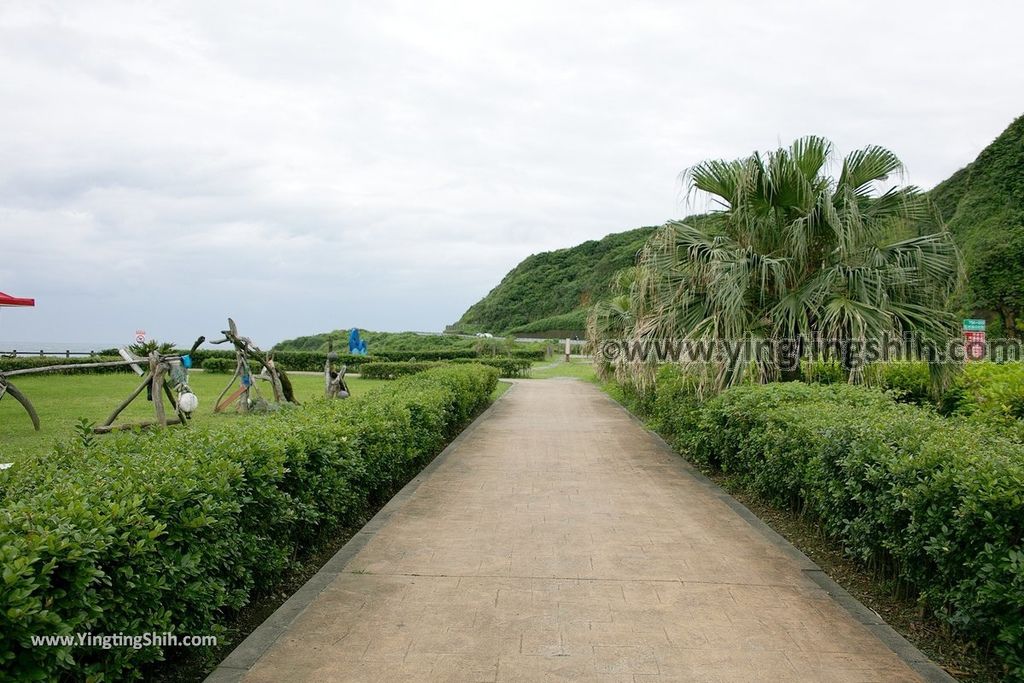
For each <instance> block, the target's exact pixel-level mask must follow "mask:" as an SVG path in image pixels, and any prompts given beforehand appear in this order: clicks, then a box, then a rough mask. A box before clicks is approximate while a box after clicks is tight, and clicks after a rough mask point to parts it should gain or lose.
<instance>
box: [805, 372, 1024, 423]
mask: <svg viewBox="0 0 1024 683" xmlns="http://www.w3.org/2000/svg"><path fill="white" fill-rule="evenodd" d="M802 369H803V376H804V379H805V380H806V381H809V382H820V383H825V384H835V383H845V382H846V373H845V372H844V371H843V369H842V367H841V366H839V365H838V364H836V363H831V364H830V363H817V364H814V363H807V364H804V366H803V368H802ZM865 378H866V379H867V381H868V382H869V383H870V384H871V385H873V386H877V387H880V388H882V389H887V390H890V391H892V392H894V395H895V398H896V399H897V400H899V401H902V402H905V403H914V404H917V405H920V406H935V407H937V408H938V410H939V412H941V413H943V414H945V415H951V414H959V415H970V414H973V413H976V412H978V413H985V414H988V415H998V416H1002V417H1008V418H1014V419H1021V418H1024V363H1021V362H1017V361H1014V362H1006V363H993V362H989V361H977V362H971V363H966V364H964V366H963V367H962V369H961V372H959V373H957V374H956V375H954V376H953V377H952V381H951V382H950V385H949V386H948V387H947V388H946V389H945V390H944V391H943V392H942V395H941V396H939V397H938V398H937V399H936V398H935V397H934V396H933V394H932V389H931V386H932V381H931V371H930V370H929V367H928V363H925V362H922V361H902V362H891V363H877V364H875V365H872V366H870V367H869V368H867V369H866V371H865Z"/></svg>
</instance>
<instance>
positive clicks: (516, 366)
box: [451, 356, 533, 377]
mask: <svg viewBox="0 0 1024 683" xmlns="http://www.w3.org/2000/svg"><path fill="white" fill-rule="evenodd" d="M451 362H453V363H480V364H481V365H489V366H491V367H492V368H497V369H498V372H499V373H500V376H501V377H526V376H528V375H529V374H530V367H531V366H532V365H533V361H532V360H530V359H529V358H503V357H501V356H495V357H492V358H486V357H481V358H455V359H453V360H452V361H451Z"/></svg>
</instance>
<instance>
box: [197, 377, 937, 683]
mask: <svg viewBox="0 0 1024 683" xmlns="http://www.w3.org/2000/svg"><path fill="white" fill-rule="evenodd" d="M389 507H390V508H391V510H390V511H388V513H387V514H386V515H385V516H384V517H382V518H381V521H380V523H379V525H378V526H379V528H374V529H372V530H371V531H369V532H367V535H366V536H365V537H363V538H361V539H357V540H356V545H354V546H353V547H352V548H349V549H348V552H347V553H346V551H344V550H343V551H342V554H341V555H340V556H339V558H338V559H337V562H336V564H335V566H334V567H333V569H331V570H330V571H328V572H326V573H324V574H323V575H321V576H320V577H319V578H314V580H313V581H312V582H311V584H310V585H309V586H307V588H306V589H304V590H305V591H306V597H305V598H302V600H300V601H297V602H295V604H293V605H292V606H291V607H290V608H289V607H288V605H286V606H285V607H284V608H282V610H280V611H279V614H277V615H275V617H276V618H277V622H278V624H284V623H287V624H288V625H287V628H286V629H284V630H283V632H280V631H275V630H274V628H273V627H272V626H268V627H261V629H264V631H263V633H262V634H261V632H260V631H257V632H256V634H254V636H253V637H251V638H250V640H249V641H246V643H244V644H243V646H242V647H241V648H240V649H239V650H240V651H242V652H241V654H238V653H236V655H237V656H236V655H233V658H234V663H232V658H229V660H228V661H226V662H225V665H226V667H225V668H222V669H219V670H218V671H217V672H216V673H215V674H214V676H212V677H211V678H212V679H215V680H228V679H232V678H235V679H237V678H239V677H243V676H244V680H246V681H250V682H254V683H255V682H257V681H268V682H269V681H349V680H351V681H401V680H452V681H540V680H579V681H629V682H630V683H639V682H642V681H919V680H922V676H921V674H920V673H919V672H923V673H924V678H925V679H927V678H931V679H933V680H935V679H936V678H941V674H936V673H935V672H937V671H938V670H937V668H936V667H934V666H933V665H929V664H928V663H927V662H926V660H923V658H921V657H920V655H919V653H916V651H913V649H912V648H910V652H909V655H907V653H904V659H909V660H910V662H911V664H915V662H914V660H915V658H916V659H917V660H920V665H916V664H915V666H917V669H918V671H915V669H914V668H911V666H908V664H907V663H905V661H904V659H901V658H900V657H898V656H897V655H896V654H895V653H894V652H893V650H892V649H890V646H887V645H886V644H885V643H884V642H883V641H882V640H881V639H880V638H879V637H878V635H876V634H881V635H882V637H883V638H884V637H886V633H890V635H891V632H889V630H888V628H887V627H885V626H884V625H882V624H880V621H877V620H873V619H872V618H871V615H870V613H867V614H866V616H867V618H857V616H856V615H855V614H851V612H850V611H848V609H846V608H844V607H843V606H842V605H841V604H840V603H839V602H838V601H837V600H835V599H834V598H833V597H831V596H830V595H829V593H828V592H826V590H825V589H824V588H823V587H822V585H825V586H826V587H828V581H827V579H824V580H823V579H822V577H821V576H820V571H818V570H817V569H816V567H814V565H813V564H811V563H810V562H809V561H808V560H807V559H806V558H804V557H803V556H802V555H800V554H799V553H797V552H795V551H793V549H792V548H791V547H788V546H787V545H786V544H785V543H779V542H778V539H777V538H773V537H772V534H771V533H770V532H767V533H766V532H765V530H764V528H763V527H762V526H761V525H759V524H758V523H757V522H756V520H753V521H752V520H751V519H749V518H748V517H749V515H745V514H744V512H745V511H744V510H743V509H742V508H741V507H740V506H738V505H737V504H735V502H734V501H731V499H728V498H727V497H726V496H723V494H722V493H721V492H720V491H719V490H718V489H717V488H715V487H714V486H711V485H709V484H708V482H707V481H706V480H704V479H703V478H702V477H700V476H699V475H697V474H696V473H694V472H692V471H691V470H690V469H689V468H688V467H687V466H686V465H685V464H683V463H682V461H681V460H680V459H679V458H678V456H675V455H674V454H672V453H671V452H669V451H668V450H667V449H666V447H665V446H664V444H663V443H662V442H661V441H660V440H658V439H657V438H656V437H655V436H653V435H652V434H650V433H649V432H648V431H647V430H645V429H643V427H642V426H641V425H639V424H638V423H637V422H635V421H634V420H633V419H631V418H630V416H629V415H628V414H626V413H625V412H624V411H623V410H621V409H620V408H619V407H618V406H616V405H615V404H614V403H612V402H611V401H610V400H609V399H608V398H607V397H606V396H605V395H604V394H602V393H601V392H600V391H599V390H598V389H597V388H595V387H593V386H591V385H589V384H586V383H583V382H577V381H571V380H564V381H563V380H544V381H522V382H517V383H516V386H515V387H513V389H512V390H510V391H509V392H508V393H507V394H506V395H505V396H504V397H503V398H502V400H500V401H499V402H498V403H497V404H496V405H495V406H494V407H492V409H491V410H490V411H489V412H488V413H487V414H486V415H485V416H484V418H483V419H482V420H480V421H478V422H477V424H476V425H475V426H474V427H473V428H472V430H471V431H470V432H468V433H467V434H465V435H464V437H463V438H461V439H460V440H459V441H458V442H457V443H456V444H454V447H453V448H451V449H449V451H448V452H446V453H445V454H444V456H443V459H442V460H441V461H440V462H439V463H437V464H436V466H435V467H433V468H431V471H429V472H428V473H427V474H426V475H425V476H424V477H423V478H422V480H421V481H420V482H419V483H418V485H417V486H415V487H410V489H409V491H407V492H405V495H404V497H402V499H401V500H399V501H395V502H394V504H393V505H391V506H389ZM371 526H372V524H371ZM346 560H347V563H346V562H345V561H346ZM300 597H301V596H296V598H297V599H298V598H300ZM855 606H856V605H855ZM862 611H863V610H862ZM296 615H297V616H296ZM863 616H865V615H862V617H863ZM292 619H294V620H292ZM273 620H274V618H272V619H271V621H273ZM289 622H290V623H289ZM898 641H899V639H898V637H897V638H896V641H894V642H895V646H896V647H897V649H898V648H899V647H900V646H901V644H900V643H899V642H898ZM268 642H269V647H268ZM902 646H906V643H905V642H903V643H902ZM247 647H248V648H249V650H248V652H249V654H250V655H252V653H253V652H257V653H259V652H262V655H261V656H259V657H258V659H256V661H255V663H254V664H252V666H251V668H249V665H248V664H240V662H244V660H245V649H246V648H247ZM915 653H916V654H915ZM232 666H234V667H244V668H241V669H239V668H231V667H232ZM929 672H931V674H933V675H931V676H929Z"/></svg>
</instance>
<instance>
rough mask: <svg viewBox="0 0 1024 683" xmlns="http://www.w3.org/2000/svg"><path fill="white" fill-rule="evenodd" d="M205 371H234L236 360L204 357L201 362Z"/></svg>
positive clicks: (236, 364) (236, 365)
mask: <svg viewBox="0 0 1024 683" xmlns="http://www.w3.org/2000/svg"><path fill="white" fill-rule="evenodd" d="M201 367H202V368H203V370H204V371H205V372H224V373H227V372H234V371H235V368H236V367H238V362H237V361H236V360H235V359H234V358H205V359H203V362H202V363H201Z"/></svg>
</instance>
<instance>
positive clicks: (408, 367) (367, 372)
mask: <svg viewBox="0 0 1024 683" xmlns="http://www.w3.org/2000/svg"><path fill="white" fill-rule="evenodd" d="M439 365H441V363H439V362H430V363H417V362H410V361H406V362H397V363H364V364H363V365H361V366H360V367H359V376H360V377H362V378H363V379H398V378H399V377H407V376H409V375H415V374H418V373H421V372H424V371H426V370H430V369H431V368H436V367H438V366H439Z"/></svg>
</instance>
